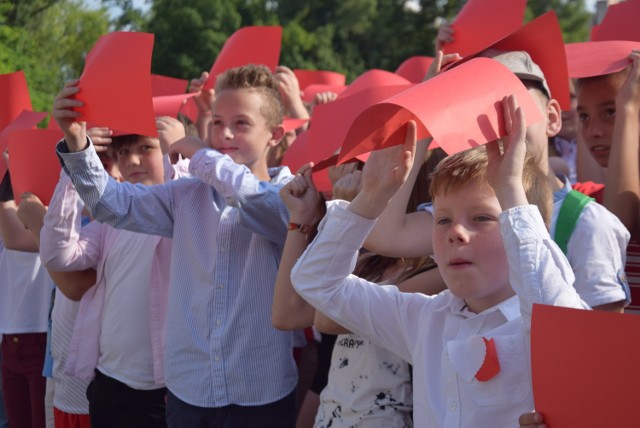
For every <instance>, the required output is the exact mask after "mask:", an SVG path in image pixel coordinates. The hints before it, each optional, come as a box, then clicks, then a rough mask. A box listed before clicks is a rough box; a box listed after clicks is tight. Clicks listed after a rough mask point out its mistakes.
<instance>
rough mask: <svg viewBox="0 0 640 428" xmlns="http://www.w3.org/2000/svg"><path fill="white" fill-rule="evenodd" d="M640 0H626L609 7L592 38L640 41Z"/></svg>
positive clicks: (594, 39) (597, 39)
mask: <svg viewBox="0 0 640 428" xmlns="http://www.w3.org/2000/svg"><path fill="white" fill-rule="evenodd" d="M639 17H640V0H626V1H623V2H620V3H617V4H612V5H610V6H609V7H608V8H607V13H606V14H605V15H604V18H603V19H602V22H601V23H600V25H598V30H597V31H596V32H595V33H594V34H593V35H592V37H591V40H593V41H603V40H633V41H636V42H640V25H638V18H639Z"/></svg>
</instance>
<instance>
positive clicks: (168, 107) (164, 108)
mask: <svg viewBox="0 0 640 428" xmlns="http://www.w3.org/2000/svg"><path fill="white" fill-rule="evenodd" d="M195 96H196V93H192V94H184V93H183V94H178V95H165V96H162V97H153V111H154V113H155V115H156V117H159V116H170V117H174V118H176V117H178V112H179V111H180V108H181V107H182V105H183V104H185V103H186V101H187V100H188V99H189V98H192V97H195Z"/></svg>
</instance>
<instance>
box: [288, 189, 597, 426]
mask: <svg viewBox="0 0 640 428" xmlns="http://www.w3.org/2000/svg"><path fill="white" fill-rule="evenodd" d="M345 205H346V203H345V202H344V201H335V202H333V203H331V204H330V205H329V207H328V209H327V215H326V216H325V218H324V220H323V221H322V223H321V227H320V232H319V234H318V236H317V237H316V239H315V240H314V241H313V242H312V243H311V245H310V246H309V247H308V248H307V250H306V251H305V253H304V254H303V256H302V257H301V258H300V260H299V261H298V263H297V264H296V266H295V267H294V269H293V271H292V274H291V279H292V282H293V285H294V286H295V288H296V290H297V291H298V293H300V295H301V296H302V297H303V298H304V299H305V300H307V301H308V302H309V303H311V304H312V305H313V306H315V307H316V308H317V309H318V310H320V311H322V312H323V313H325V314H326V315H328V316H330V317H332V318H333V319H335V320H336V321H337V322H339V323H340V324H341V325H343V326H344V327H346V328H348V329H349V330H351V331H353V332H354V333H357V334H359V335H362V336H365V337H367V338H370V339H371V340H373V341H374V342H375V343H377V344H378V345H380V346H383V347H385V348H387V349H389V350H393V352H395V353H397V354H398V355H399V356H401V357H402V358H404V359H405V360H407V361H409V362H410V363H412V364H413V369H414V372H413V377H414V385H413V391H414V396H413V400H414V403H419V404H416V406H415V407H414V423H415V426H417V427H471V426H477V427H510V426H517V421H518V417H519V416H520V415H521V414H523V413H525V412H529V411H531V410H532V409H533V397H532V388H531V374H530V372H531V363H530V349H529V347H530V346H529V343H530V342H529V336H530V325H531V311H532V307H533V303H544V304H554V305H556V306H568V307H577V308H587V307H588V306H587V305H586V304H585V303H584V302H582V301H581V300H580V297H579V296H578V294H577V293H576V291H575V289H574V288H573V287H572V286H571V284H572V282H573V280H574V277H573V272H572V271H571V267H570V266H569V264H568V262H567V261H566V259H565V258H564V256H563V255H562V252H561V251H560V249H559V248H558V247H557V246H556V245H555V243H554V242H553V241H552V240H551V238H550V237H549V234H548V233H547V230H546V228H545V225H544V222H543V221H542V218H541V217H540V214H539V212H538V209H537V207H535V206H522V207H516V208H513V209H511V210H508V211H505V212H503V213H502V214H501V216H500V225H501V231H502V235H503V240H504V245H505V249H506V254H507V257H508V260H509V268H510V281H511V285H512V287H513V288H514V290H515V291H516V293H517V294H518V297H515V296H514V297H512V298H510V299H507V300H505V301H503V302H502V303H500V304H499V305H497V306H495V307H493V308H490V309H488V310H486V311H484V312H482V313H480V314H474V313H471V312H469V311H468V310H466V309H465V308H466V305H465V304H464V302H463V301H462V300H460V299H458V298H456V297H455V296H453V295H452V294H451V293H449V292H448V291H444V292H442V293H440V294H439V295H437V296H435V297H430V296H426V295H423V294H420V293H401V292H400V291H399V290H398V289H397V288H396V287H394V286H379V285H374V284H372V283H369V282H368V281H365V280H363V279H361V278H358V277H356V276H353V275H350V272H351V271H352V270H353V267H354V266H355V261H356V256H357V253H358V249H359V248H360V247H361V246H362V244H363V242H364V239H365V238H366V236H367V235H368V233H369V232H370V230H371V229H372V228H373V225H374V223H375V220H368V219H365V218H362V217H359V216H357V215H356V214H354V213H352V212H350V211H348V210H346V209H345ZM518 309H520V311H518ZM519 312H520V313H519ZM482 337H485V338H487V339H488V338H493V339H494V341H495V344H496V349H497V354H498V358H499V361H500V365H501V369H500V372H499V373H498V374H497V375H496V376H495V377H493V378H492V379H490V380H488V381H486V382H480V381H478V380H476V379H475V377H474V376H475V373H476V371H477V369H478V368H479V367H480V366H481V364H482V361H483V360H484V353H478V352H477V351H478V343H481V344H482V345H483V344H484V342H483V341H482Z"/></svg>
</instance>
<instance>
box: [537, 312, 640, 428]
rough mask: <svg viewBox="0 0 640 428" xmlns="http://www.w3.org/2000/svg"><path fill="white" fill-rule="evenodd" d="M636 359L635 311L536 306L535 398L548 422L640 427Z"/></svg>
mask: <svg viewBox="0 0 640 428" xmlns="http://www.w3.org/2000/svg"><path fill="white" fill-rule="evenodd" d="M638 361H640V317H638V316H637V315H630V314H615V313H609V312H602V311H586V310H579V309H568V308H562V307H554V306H546V305H534V306H533V315H532V320H531V372H532V373H531V374H532V377H533V396H534V401H535V408H536V410H537V411H539V412H541V413H542V414H543V415H544V419H545V423H546V424H547V426H549V427H635V426H638V411H637V408H636V406H637V395H636V385H638V383H639V382H640V375H639V373H640V372H638V370H637V366H638Z"/></svg>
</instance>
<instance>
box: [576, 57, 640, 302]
mask: <svg viewBox="0 0 640 428" xmlns="http://www.w3.org/2000/svg"><path fill="white" fill-rule="evenodd" d="M629 58H630V59H631V60H632V64H631V65H630V66H629V67H627V68H626V69H624V70H622V71H620V72H617V73H613V74H607V75H604V76H596V77H589V78H583V79H578V81H577V84H576V90H577V97H578V119H579V123H580V126H579V131H580V134H581V136H582V138H583V139H584V142H585V144H586V146H587V147H588V149H589V151H590V153H591V155H592V156H593V157H594V158H595V159H596V161H597V162H598V163H599V165H600V166H602V167H608V170H607V171H608V172H607V175H606V185H605V188H604V202H603V203H604V205H605V206H606V207H607V208H608V209H609V210H611V212H612V213H614V214H615V215H616V216H618V218H619V219H620V220H621V221H622V223H623V224H624V225H625V226H626V227H627V228H628V229H629V231H630V232H631V237H632V241H631V242H630V243H629V247H628V248H627V265H626V275H627V277H628V279H629V283H630V285H631V305H630V306H629V309H632V310H634V311H638V309H640V294H639V293H640V245H639V244H638V240H639V238H640V227H639V226H638V225H639V224H640V223H639V222H638V216H639V215H638V213H639V212H640V211H639V210H640V205H639V203H638V198H639V195H640V184H639V181H640V177H639V174H638V144H639V140H640V135H639V132H638V126H639V125H638V111H639V110H640V106H639V104H640V101H639V99H640V95H639V88H640V85H639V83H638V74H639V73H640V71H639V68H640V66H639V62H640V52H638V51H634V52H632V53H631V54H630V55H629ZM620 274H621V275H623V272H620Z"/></svg>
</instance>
